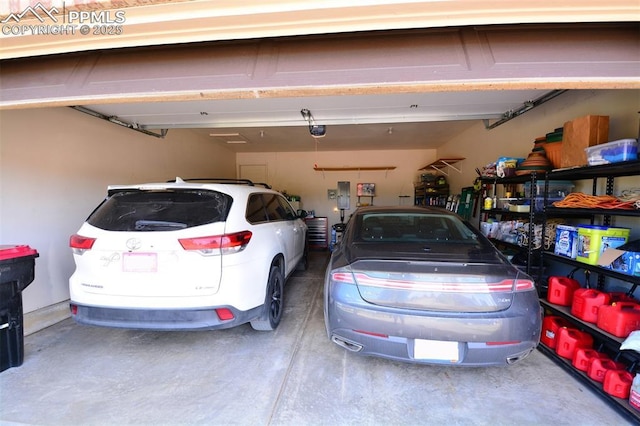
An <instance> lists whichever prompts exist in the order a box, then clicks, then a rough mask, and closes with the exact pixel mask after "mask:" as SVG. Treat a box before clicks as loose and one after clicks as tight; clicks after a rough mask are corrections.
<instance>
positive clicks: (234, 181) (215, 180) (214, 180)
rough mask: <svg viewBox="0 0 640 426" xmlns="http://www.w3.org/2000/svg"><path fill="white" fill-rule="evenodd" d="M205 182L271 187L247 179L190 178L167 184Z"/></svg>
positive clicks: (172, 180)
mask: <svg viewBox="0 0 640 426" xmlns="http://www.w3.org/2000/svg"><path fill="white" fill-rule="evenodd" d="M179 181H182V182H207V183H228V184H235V185H249V186H256V185H259V186H263V187H265V188H267V189H271V185H269V184H267V183H263V182H252V181H250V180H249V179H230V178H190V179H181V178H175V179H171V180H168V181H167V182H179Z"/></svg>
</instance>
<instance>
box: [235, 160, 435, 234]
mask: <svg viewBox="0 0 640 426" xmlns="http://www.w3.org/2000/svg"><path fill="white" fill-rule="evenodd" d="M435 159H436V151H435V150H432V149H426V150H405V151H339V152H321V151H320V152H287V153H283V152H278V153H239V154H238V155H237V157H236V161H237V163H238V167H240V165H245V164H251V165H255V164H266V165H267V174H268V179H267V183H269V184H270V185H271V186H273V188H274V189H277V190H279V191H287V193H288V194H295V195H300V197H301V199H302V208H303V209H305V210H315V214H316V216H326V217H328V218H329V225H333V224H335V223H338V222H340V213H339V211H338V210H337V204H336V200H330V199H328V197H327V190H329V189H337V188H338V181H348V182H350V188H351V200H350V204H351V206H350V207H351V208H350V209H349V210H347V211H345V221H346V219H348V217H349V214H351V213H353V211H354V210H355V209H356V204H357V201H358V199H357V196H356V185H357V184H358V183H375V184H376V194H377V196H376V197H375V198H374V199H373V204H374V205H398V204H399V202H400V198H399V196H400V195H409V198H408V199H407V201H406V202H408V203H409V204H413V195H414V190H413V184H414V182H416V181H417V180H418V176H419V174H420V172H419V171H418V169H419V168H421V167H424V166H425V165H427V164H429V163H431V162H432V161H434V160H435ZM315 165H317V166H318V167H383V166H390V167H396V169H395V170H388V171H387V170H379V171H339V172H334V171H325V172H321V171H315V170H314V166H315ZM360 201H361V202H363V203H365V202H366V203H370V202H371V199H370V198H364V197H363V198H362V199H361V200H360Z"/></svg>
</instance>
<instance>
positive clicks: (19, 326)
mask: <svg viewBox="0 0 640 426" xmlns="http://www.w3.org/2000/svg"><path fill="white" fill-rule="evenodd" d="M36 257H38V252H37V251H36V250H34V249H32V248H31V247H29V246H24V245H22V246H6V245H0V271H1V273H0V371H4V370H6V369H8V368H11V367H18V366H20V365H22V362H23V360H24V331H23V329H24V327H23V315H22V290H24V289H25V288H26V287H27V286H28V285H29V284H31V282H32V281H33V278H34V266H35V258H36Z"/></svg>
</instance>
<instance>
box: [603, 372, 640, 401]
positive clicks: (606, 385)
mask: <svg viewBox="0 0 640 426" xmlns="http://www.w3.org/2000/svg"><path fill="white" fill-rule="evenodd" d="M632 383H633V374H631V373H629V372H628V371H625V370H609V371H607V372H606V373H605V375H604V382H602V389H604V391H605V392H606V393H608V394H609V395H613V396H615V397H616V398H623V399H627V398H629V393H630V392H631V384H632Z"/></svg>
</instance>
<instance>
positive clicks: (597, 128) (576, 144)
mask: <svg viewBox="0 0 640 426" xmlns="http://www.w3.org/2000/svg"><path fill="white" fill-rule="evenodd" d="M608 141H609V116H606V115H585V116H584V117H579V118H576V119H575V120H571V121H567V122H566V123H564V129H563V136H562V156H561V161H560V167H562V168H564V167H575V166H585V165H586V164H587V153H586V152H585V148H589V147H590V146H594V145H599V144H601V143H605V142H608Z"/></svg>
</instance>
